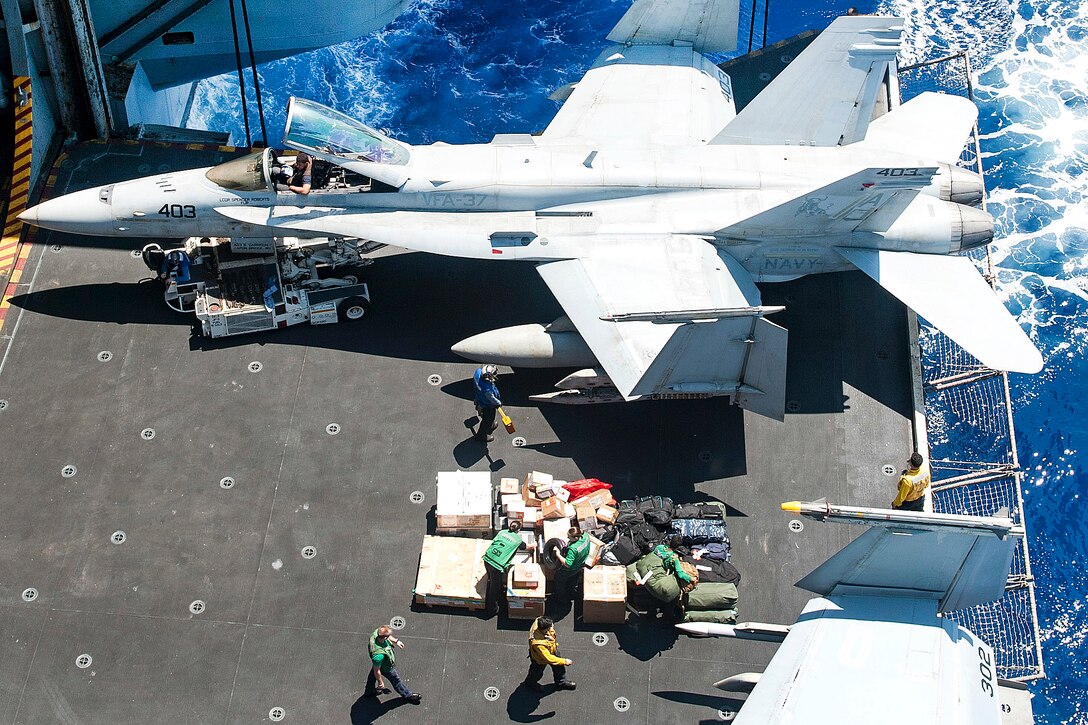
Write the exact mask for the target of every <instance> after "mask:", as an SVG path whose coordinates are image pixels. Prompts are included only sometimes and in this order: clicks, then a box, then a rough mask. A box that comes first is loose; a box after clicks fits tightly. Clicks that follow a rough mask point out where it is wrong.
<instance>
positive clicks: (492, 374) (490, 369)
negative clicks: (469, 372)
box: [482, 365, 499, 380]
mask: <svg viewBox="0 0 1088 725" xmlns="http://www.w3.org/2000/svg"><path fill="white" fill-rule="evenodd" d="M482 377H485V378H487V379H488V380H494V379H495V378H497V377H499V369H498V368H497V367H495V366H494V365H484V371H483V374H482Z"/></svg>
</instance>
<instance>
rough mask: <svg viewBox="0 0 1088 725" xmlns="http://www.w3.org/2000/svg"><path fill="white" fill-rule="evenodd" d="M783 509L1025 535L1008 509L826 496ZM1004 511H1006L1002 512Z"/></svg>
mask: <svg viewBox="0 0 1088 725" xmlns="http://www.w3.org/2000/svg"><path fill="white" fill-rule="evenodd" d="M782 510H783V511H788V512H790V513H794V514H798V515H800V516H804V517H806V518H810V519H818V520H819V521H838V522H842V523H848V524H866V525H868V526H881V525H884V526H895V525H904V524H907V525H911V526H916V527H925V528H935V529H936V528H946V527H954V528H967V529H976V530H978V529H981V530H984V531H990V532H993V533H994V534H995V535H997V536H998V537H999V538H1004V537H1005V536H1006V535H1010V534H1011V535H1013V536H1023V535H1024V527H1023V526H1018V525H1016V524H1015V523H1013V521H1012V519H1010V518H1008V510H1007V509H1002V510H1001V511H998V512H997V513H998V514H999V515H998V516H962V515H959V514H933V513H925V512H921V511H900V510H898V509H879V508H868V507H859V506H838V505H836V504H830V503H828V502H827V501H825V500H820V501H809V502H804V501H788V502H786V503H783V504H782ZM1002 514H1003V515H1002Z"/></svg>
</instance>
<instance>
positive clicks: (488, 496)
mask: <svg viewBox="0 0 1088 725" xmlns="http://www.w3.org/2000/svg"><path fill="white" fill-rule="evenodd" d="M436 485H437V488H438V496H437V499H436V505H435V518H436V519H437V525H438V528H439V529H481V530H485V529H490V528H491V506H492V501H493V499H492V488H491V473H490V472H489V471H449V472H440V473H439V474H438V476H437V481H436Z"/></svg>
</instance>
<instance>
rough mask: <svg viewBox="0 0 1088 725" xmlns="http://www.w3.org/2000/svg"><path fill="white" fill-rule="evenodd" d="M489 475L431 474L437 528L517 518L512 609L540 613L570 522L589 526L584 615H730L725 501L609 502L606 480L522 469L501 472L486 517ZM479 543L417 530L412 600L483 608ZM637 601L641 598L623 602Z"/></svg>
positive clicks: (494, 524) (731, 571)
mask: <svg viewBox="0 0 1088 725" xmlns="http://www.w3.org/2000/svg"><path fill="white" fill-rule="evenodd" d="M490 480H491V479H490V474H489V473H487V472H471V473H470V472H462V471H458V472H456V473H440V474H438V489H439V490H438V501H439V505H438V507H437V509H436V517H437V520H438V527H437V532H438V533H439V534H460V535H461V536H465V535H469V536H479V535H483V536H485V537H486V536H491V535H493V534H494V532H495V531H496V530H501V529H505V528H506V526H507V522H508V521H511V520H513V521H519V522H520V523H521V525H522V528H521V531H520V532H519V533H518V535H519V536H521V538H522V539H523V540H524V542H525V545H526V546H525V549H524V550H522V551H519V552H518V553H517V554H516V558H515V559H514V562H513V563H512V566H511V568H510V571H509V576H508V581H507V588H506V599H507V604H508V614H509V616H510V617H512V618H532V617H535V616H540V615H541V614H543V611H544V599H545V595H546V592H547V589H548V587H549V586H550V583H549V582H548V579H550V577H551V575H552V573H553V570H554V569H555V568H556V562H555V561H553V557H554V553H553V552H554V547H555V545H559V546H560V548H563V547H564V546H565V545H566V544H567V542H568V532H570V531H571V530H572V529H574V530H575V531H576V533H577V534H579V535H582V534H588V535H589V541H590V545H591V547H590V553H589V556H588V558H587V559H586V562H585V565H584V566H585V569H584V570H583V571H582V582H583V586H582V595H583V608H582V618H583V621H585V622H607V623H623V622H624V621H625V620H626V616H627V612H628V611H635V612H639V611H640V610H641V609H646V610H650V609H655V608H656V609H662V608H663V607H662V605H665V606H668V607H670V608H671V609H673V610H674V611H675V613H676V614H677V616H678V617H679V618H682V621H684V622H716V623H722V624H732V623H735V622H736V617H737V611H736V606H737V598H738V591H737V587H738V585H739V584H740V573H739V572H738V571H737V569H736V568H735V567H734V566H733V565H732V564H731V563H730V562H729V537H728V531H727V527H726V522H725V505H724V504H721V503H719V502H713V501H712V502H704V503H689V504H679V505H677V504H674V503H673V501H672V499H670V498H669V497H667V496H644V497H641V498H637V499H628V500H623V501H620V502H618V503H617V502H616V500H615V499H614V498H613V496H612V492H611V489H612V486H611V484H608V483H604V482H603V481H599V480H597V479H595V478H589V479H582V480H579V481H571V482H567V481H562V480H559V479H556V478H554V477H553V476H551V475H549V474H547V473H543V472H540V471H530V472H529V473H528V474H527V475H526V476H525V478H524V479H523V480H519V479H516V478H502V479H500V481H499V487H498V492H497V493H498V496H497V501H496V503H497V505H496V507H495V508H496V511H495V513H496V514H497V515H496V516H494V517H491V516H488V515H487V514H486V512H485V511H484V510H483V508H482V501H483V500H488V499H490V500H495V499H494V498H491V496H482V495H481V493H480V490H481V487H483V488H485V489H486V490H487V491H489V492H490V491H492V489H491V486H492V484H491V482H490ZM670 540H671V543H672V544H673V545H672V546H669V543H670ZM486 546H487V543H486V542H485V541H481V540H479V539H471V538H458V539H454V538H453V537H452V536H437V537H425V540H424V547H423V557H422V558H421V560H420V575H419V577H418V578H417V582H416V589H415V596H416V601H417V602H418V603H420V604H440V605H445V606H455V607H464V608H466V609H481V608H483V606H484V593H485V584H486V572H485V571H484V569H483V566H482V564H480V563H479V560H480V556H481V555H482V549H485V548H486ZM455 549H456V551H455ZM478 549H480V550H479V551H478ZM453 561H460V562H461V563H459V564H457V565H453V566H451V565H450V564H449V562H453ZM637 600H642V601H643V603H644V604H646V605H647V606H635V607H631V606H628V603H629V602H636V603H637Z"/></svg>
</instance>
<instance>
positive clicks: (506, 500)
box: [499, 493, 525, 513]
mask: <svg viewBox="0 0 1088 725" xmlns="http://www.w3.org/2000/svg"><path fill="white" fill-rule="evenodd" d="M499 503H501V504H502V512H503V513H506V512H507V511H509V510H510V504H516V503H520V504H521V505H522V506H524V505H525V499H523V498H522V497H521V494H520V493H504V494H501V495H500V496H499Z"/></svg>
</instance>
